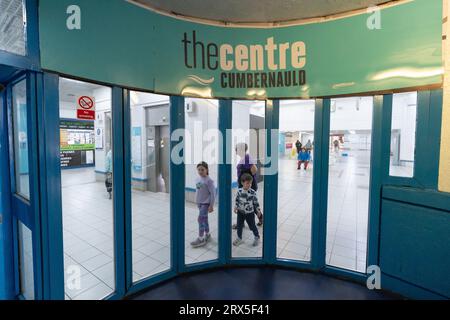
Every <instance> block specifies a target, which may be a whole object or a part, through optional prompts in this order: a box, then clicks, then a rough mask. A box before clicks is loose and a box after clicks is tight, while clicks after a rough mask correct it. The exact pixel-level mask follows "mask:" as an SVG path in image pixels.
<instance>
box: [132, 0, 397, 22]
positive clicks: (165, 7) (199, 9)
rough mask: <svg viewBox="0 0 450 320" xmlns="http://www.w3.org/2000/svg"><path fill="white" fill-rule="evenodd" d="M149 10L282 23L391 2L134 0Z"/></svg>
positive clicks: (380, 0)
mask: <svg viewBox="0 0 450 320" xmlns="http://www.w3.org/2000/svg"><path fill="white" fill-rule="evenodd" d="M131 2H138V3H140V4H143V5H145V6H147V7H150V8H153V9H157V10H162V11H165V12H169V13H175V14H179V15H184V16H188V17H194V18H201V19H208V20H214V21H221V22H234V23H238V22H243V23H257V22H281V21H290V20H299V19H308V18H316V17H323V16H329V15H333V14H337V13H344V12H348V11H353V10H358V9H364V8H368V7H371V6H374V5H380V4H383V3H387V2H392V1H387V0H276V1H274V0H220V1H217V0H183V1H180V0H131Z"/></svg>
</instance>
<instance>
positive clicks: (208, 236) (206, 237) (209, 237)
mask: <svg viewBox="0 0 450 320" xmlns="http://www.w3.org/2000/svg"><path fill="white" fill-rule="evenodd" d="M209 240H211V234H210V233H208V234H206V236H205V241H206V242H209Z"/></svg>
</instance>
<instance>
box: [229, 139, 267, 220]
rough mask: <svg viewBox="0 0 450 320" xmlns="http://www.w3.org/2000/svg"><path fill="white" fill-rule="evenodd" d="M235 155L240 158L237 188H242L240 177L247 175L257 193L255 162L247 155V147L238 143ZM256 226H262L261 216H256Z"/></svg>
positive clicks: (242, 143) (237, 168)
mask: <svg viewBox="0 0 450 320" xmlns="http://www.w3.org/2000/svg"><path fill="white" fill-rule="evenodd" d="M235 151H236V154H237V155H238V156H239V157H240V158H241V160H240V161H239V163H238V164H237V167H236V170H237V182H238V188H242V182H241V177H242V175H243V174H245V173H247V174H249V175H251V176H252V178H253V180H252V189H253V190H254V191H255V192H257V191H258V181H257V179H256V174H257V172H258V168H257V167H256V164H255V162H254V161H253V159H252V158H251V157H250V155H249V154H248V145H247V144H246V143H244V142H241V143H238V144H237V145H236V148H235ZM258 220H259V221H258V226H262V224H263V216H262V214H261V215H259V216H258ZM236 228H237V225H236V224H234V225H233V229H236Z"/></svg>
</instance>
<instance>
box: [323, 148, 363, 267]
mask: <svg viewBox="0 0 450 320" xmlns="http://www.w3.org/2000/svg"><path fill="white" fill-rule="evenodd" d="M343 154H345V155H347V156H344V155H343ZM369 181H370V152H369V151H361V150H347V151H346V152H345V153H334V152H332V151H330V169H329V177H328V217H327V222H328V223H327V245H326V248H327V249H326V250H327V255H326V263H327V264H330V265H332V266H337V267H342V268H345V269H350V270H356V271H359V272H365V271H366V251H367V249H366V247H367V227H368V210H369Z"/></svg>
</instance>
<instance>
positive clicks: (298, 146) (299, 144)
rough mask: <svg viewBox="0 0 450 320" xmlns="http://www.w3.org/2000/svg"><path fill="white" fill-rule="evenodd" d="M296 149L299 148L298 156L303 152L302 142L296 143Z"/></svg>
mask: <svg viewBox="0 0 450 320" xmlns="http://www.w3.org/2000/svg"><path fill="white" fill-rule="evenodd" d="M295 147H296V148H297V154H298V153H300V151H302V143H301V142H300V140H297V142H295Z"/></svg>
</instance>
